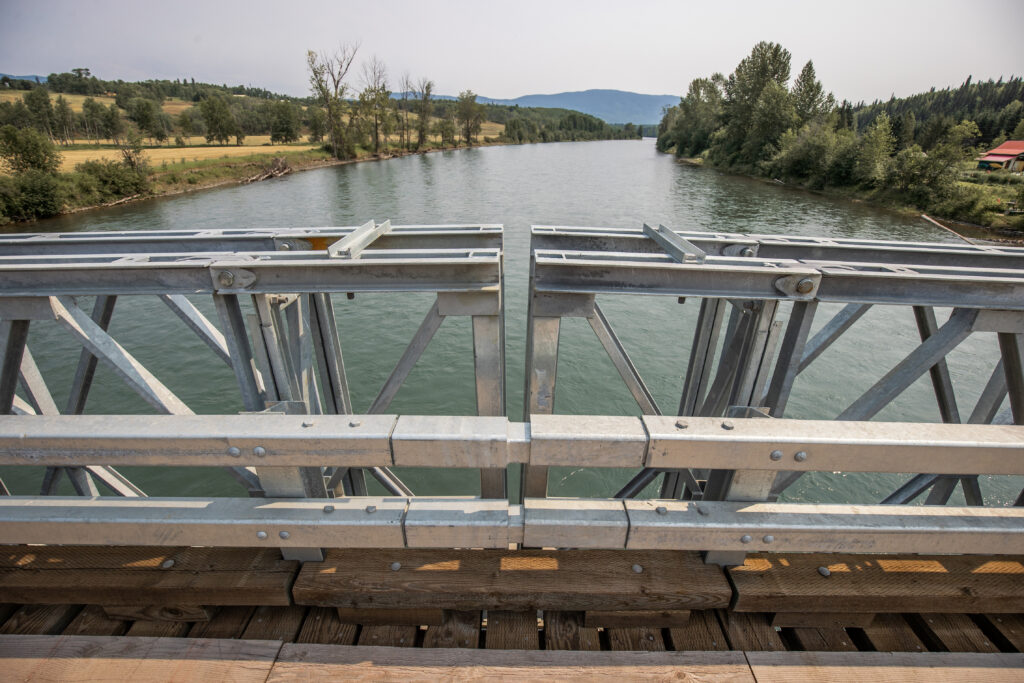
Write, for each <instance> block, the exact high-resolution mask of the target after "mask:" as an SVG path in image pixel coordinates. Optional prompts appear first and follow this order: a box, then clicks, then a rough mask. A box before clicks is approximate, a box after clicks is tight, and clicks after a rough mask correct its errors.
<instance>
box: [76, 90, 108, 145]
mask: <svg viewBox="0 0 1024 683" xmlns="http://www.w3.org/2000/svg"><path fill="white" fill-rule="evenodd" d="M105 111H106V109H105V108H104V107H103V105H102V104H100V103H99V102H97V101H96V100H94V99H93V98H91V97H86V98H85V101H83V102H82V121H83V122H84V123H85V133H86V135H91V136H92V137H93V138H94V139H95V141H96V144H99V142H100V133H101V132H102V130H103V114H104V112H105Z"/></svg>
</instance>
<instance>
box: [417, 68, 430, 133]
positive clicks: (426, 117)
mask: <svg viewBox="0 0 1024 683" xmlns="http://www.w3.org/2000/svg"><path fill="white" fill-rule="evenodd" d="M433 91H434V81H432V80H430V79H429V78H421V79H420V83H419V85H418V86H417V87H416V94H417V97H418V99H417V102H416V149H417V150H419V149H421V148H422V147H423V145H425V144H426V143H427V132H428V131H429V130H430V115H431V114H432V113H433V109H434V105H433V104H431V102H430V96H431V95H432V94H433Z"/></svg>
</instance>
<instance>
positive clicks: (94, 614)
mask: <svg viewBox="0 0 1024 683" xmlns="http://www.w3.org/2000/svg"><path fill="white" fill-rule="evenodd" d="M127 630H128V622H127V621H125V620H124V619H111V618H110V617H109V616H107V614H106V613H105V612H104V611H103V608H102V607H99V606H98V605H86V606H85V607H84V608H82V611H81V612H79V613H78V616H76V617H75V618H74V619H72V620H71V623H70V624H68V625H67V626H66V627H65V628H64V631H63V633H64V635H66V636H121V635H124V633H125V631H127Z"/></svg>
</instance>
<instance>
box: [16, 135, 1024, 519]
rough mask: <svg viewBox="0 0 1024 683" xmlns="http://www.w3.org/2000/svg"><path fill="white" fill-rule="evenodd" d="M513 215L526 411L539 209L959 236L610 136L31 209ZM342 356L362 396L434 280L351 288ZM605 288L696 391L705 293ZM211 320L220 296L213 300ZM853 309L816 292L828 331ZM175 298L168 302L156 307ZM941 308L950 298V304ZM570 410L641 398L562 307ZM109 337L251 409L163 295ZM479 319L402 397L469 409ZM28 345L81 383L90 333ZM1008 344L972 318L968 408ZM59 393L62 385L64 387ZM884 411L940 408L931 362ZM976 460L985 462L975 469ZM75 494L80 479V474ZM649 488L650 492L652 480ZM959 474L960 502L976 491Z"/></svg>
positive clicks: (870, 374) (620, 474)
mask: <svg viewBox="0 0 1024 683" xmlns="http://www.w3.org/2000/svg"><path fill="white" fill-rule="evenodd" d="M371 218H373V219H376V220H378V221H383V220H384V219H391V221H392V223H394V224H414V223H502V224H504V226H505V268H506V279H505V282H506V302H507V303H506V307H507V308H506V315H507V320H506V358H507V372H508V382H507V385H508V394H507V397H508V406H509V415H510V416H511V417H512V418H513V419H519V418H520V416H521V410H522V408H521V407H522V384H523V381H522V378H523V365H524V360H523V358H524V349H525V344H524V332H525V311H526V288H527V275H528V266H529V229H530V225H531V224H554V225H577V226H581V225H591V226H630V227H639V226H640V225H641V224H642V223H643V222H647V223H652V224H654V223H663V224H665V225H667V226H669V227H671V228H675V229H677V230H707V231H727V232H744V233H776V234H795V235H815V236H833V237H857V238H866V239H895V240H908V241H935V242H949V241H951V240H955V238H953V237H951V236H950V235H949V234H948V233H946V232H944V231H942V230H940V229H938V228H935V227H933V226H931V225H929V224H927V223H926V222H925V221H922V220H920V219H917V218H909V217H905V216H901V215H898V214H895V213H892V212H889V211H886V210H881V209H878V208H874V207H871V206H868V205H865V204H862V203H854V202H849V201H844V200H837V199H831V198H827V197H822V196H819V195H816V194H812V193H808V192H805V191H801V190H797V189H792V188H787V187H781V186H778V185H773V184H769V183H764V182H761V181H757V180H752V179H748V178H743V177H736V176H730V175H725V174H721V173H718V172H715V171H712V170H707V169H700V168H693V167H689V166H685V165H680V164H677V163H676V162H675V161H674V159H673V158H672V157H671V156H669V155H663V154H659V153H657V152H656V151H655V149H654V141H653V140H652V139H645V140H643V141H632V140H630V141H607V142H586V143H555V144H534V145H520V146H502V147H485V148H476V149H465V150H459V151H449V152H440V153H432V154H426V155H418V156H408V157H402V158H397V159H392V160H388V161H385V162H376V163H358V164H350V165H345V166H337V167H330V168H323V169H317V170H311V171H306V172H303V173H297V174H294V175H290V176H285V177H282V178H279V179H274V180H271V181H267V182H263V183H258V184H254V185H247V186H236V187H229V188H222V189H214V190H206V191H200V192H196V193H193V194H188V195H183V196H178V197H171V198H163V199H157V200H152V201H147V202H142V203H138V204H133V205H127V206H121V207H114V208H109V209H102V210H95V211H90V212H86V213H81V214H76V215H71V216H63V217H59V218H56V219H52V220H48V221H43V222H40V223H37V224H33V225H29V226H25V227H26V228H27V229H28V230H30V231H32V232H38V231H83V230H167V229H190V230H191V229H202V228H226V227H232V228H242V227H297V226H344V225H359V224H362V223H364V222H366V221H367V220H369V219H371ZM336 299H337V301H336V309H337V314H338V322H339V329H340V334H341V337H342V343H343V345H344V352H345V362H346V367H347V370H348V376H349V381H350V383H351V389H352V395H353V401H354V404H355V406H356V409H357V410H365V408H366V407H367V406H368V405H369V403H370V401H371V400H372V399H373V397H374V396H375V395H376V392H377V391H378V389H379V388H380V386H381V385H382V383H383V382H384V380H385V378H386V377H387V375H388V374H389V373H390V371H391V369H392V368H393V367H394V364H395V362H396V360H397V359H398V357H399V356H400V355H401V353H402V351H403V350H404V348H405V345H406V343H408V340H409V339H410V338H411V336H412V333H413V332H414V331H415V329H416V328H417V326H418V325H419V322H420V320H421V319H422V317H423V315H424V313H425V312H426V310H427V309H428V308H429V306H430V303H431V297H430V296H427V295H415V294H414V295H405V294H402V295H397V294H395V295H365V296H363V295H361V296H357V297H356V298H355V300H352V301H348V300H346V299H345V298H344V297H336ZM600 301H601V305H602V307H603V308H604V310H605V312H606V314H607V315H608V317H609V319H610V321H611V323H612V324H613V325H614V327H615V329H616V331H617V332H618V333H619V336H620V337H621V339H622V342H623V344H624V345H625V347H626V348H627V350H628V351H629V353H630V354H631V356H632V358H633V360H634V362H635V364H636V365H637V367H638V369H639V371H640V374H641V375H642V376H643V377H644V379H645V381H646V382H647V384H648V386H649V388H650V390H651V391H652V393H653V395H654V396H655V398H656V400H657V401H658V403H659V404H660V405H661V406H663V407H664V408H666V409H667V410H672V409H674V407H675V406H676V405H678V401H679V392H680V388H681V385H682V376H683V373H684V372H685V368H686V361H687V355H688V352H689V346H690V335H691V334H692V332H691V331H690V330H692V326H693V324H694V321H695V320H696V315H697V309H698V307H699V301H698V300H696V299H694V300H691V301H689V302H687V303H686V304H684V305H680V304H679V303H678V302H677V301H676V299H675V298H673V297H669V298H666V297H636V296H633V297H627V296H616V297H602V298H601V299H600ZM197 304H198V305H200V308H202V309H203V310H204V311H206V312H207V313H208V315H210V316H211V317H213V311H212V307H211V306H209V305H208V304H207V302H205V301H201V300H197ZM835 310H838V306H822V307H821V308H820V309H819V313H818V316H817V320H816V321H815V322H816V325H815V329H816V328H817V327H820V326H821V325H823V324H824V322H826V321H827V319H828V317H829V314H830V313H832V312H834V311H835ZM154 313H159V314H160V315H159V316H157V315H154ZM938 315H939V319H940V322H941V321H942V320H944V318H945V316H946V315H947V312H946V311H941V310H940V311H938ZM562 329H563V335H562V340H561V343H560V356H559V368H558V387H557V392H556V403H555V410H556V412H558V413H569V414H637V413H638V409H637V406H636V404H635V403H634V402H633V400H632V398H631V397H630V395H629V393H628V391H627V390H626V388H625V386H624V385H623V383H622V381H621V380H620V379H619V377H618V375H617V374H616V373H615V370H614V367H613V366H612V364H611V362H610V361H609V360H608V358H607V356H605V355H604V352H603V350H602V349H601V347H600V345H599V343H598V342H597V340H596V338H595V337H594V335H593V333H592V332H591V330H590V328H589V326H587V325H586V323H585V321H583V320H581V319H568V320H566V321H565V322H564V323H563V327H562ZM111 333H112V335H113V336H114V337H115V338H116V339H118V340H119V341H120V342H121V343H122V344H123V345H124V346H126V347H127V348H128V349H129V350H130V351H131V352H132V353H134V354H135V355H136V356H137V357H138V358H139V359H140V360H141V361H142V362H143V363H145V364H146V366H147V367H149V368H150V369H151V370H152V371H153V372H154V374H155V375H156V376H157V377H159V378H160V379H161V380H162V381H164V382H165V383H166V384H167V385H168V386H169V387H170V388H171V389H172V390H173V391H174V392H175V393H176V394H177V395H178V396H179V397H180V398H182V399H183V400H184V401H185V402H186V403H187V404H188V405H189V406H191V407H192V408H193V410H195V411H196V412H197V413H225V412H234V411H237V410H239V409H240V408H241V406H240V402H239V400H238V399H237V387H236V385H235V383H234V378H233V375H232V374H231V372H230V371H229V370H228V368H227V367H226V366H225V365H223V364H222V363H220V362H219V361H218V360H217V359H216V358H215V357H214V356H213V355H212V354H211V353H210V352H209V351H208V349H206V347H205V346H203V345H202V344H201V343H200V342H199V341H198V340H197V339H195V338H194V337H193V336H192V335H190V334H189V333H188V332H187V330H186V329H185V328H184V326H183V325H182V324H181V323H180V321H178V319H177V318H175V317H174V316H173V315H169V311H168V310H167V309H166V308H165V307H163V304H161V303H159V302H157V301H156V300H155V299H153V298H152V297H137V298H129V299H128V300H122V301H121V302H119V303H118V309H117V311H116V312H115V315H114V322H113V324H112V326H111ZM917 334H918V333H917V328H916V326H915V323H914V319H913V315H912V313H911V311H910V309H909V308H898V307H884V306H876V307H874V308H873V309H872V310H871V311H870V312H869V313H868V314H867V315H866V316H865V317H864V318H862V319H861V320H860V321H859V322H858V323H857V324H856V326H855V327H854V328H853V331H852V332H851V334H849V335H848V336H847V337H844V338H843V339H841V340H840V341H839V342H838V343H837V344H836V345H835V346H834V347H833V348H832V349H830V350H829V351H827V352H826V353H825V354H824V355H823V356H822V357H821V358H819V359H818V361H816V362H815V363H814V364H813V365H811V366H810V367H809V368H808V370H807V371H806V372H804V373H803V374H801V375H800V376H799V378H798V380H797V382H796V385H795V388H794V393H793V397H792V398H791V400H790V402H789V407H788V409H787V417H798V418H808V419H829V418H833V417H834V416H835V415H837V414H838V413H840V412H841V411H842V410H843V409H844V408H846V407H847V406H848V405H849V404H850V403H851V402H852V401H853V400H854V399H855V398H856V397H857V396H859V395H860V394H861V393H862V392H863V391H864V390H866V389H867V388H868V387H870V386H871V385H872V384H873V383H874V382H875V381H876V380H877V379H878V378H880V377H881V376H882V375H883V374H884V373H885V372H886V371H888V370H889V369H890V368H891V367H892V366H893V365H894V364H895V363H896V362H898V361H899V360H900V358H902V356H903V355H905V354H906V353H907V352H909V350H910V349H912V348H913V347H914V346H915V345H916V344H917V343H918V336H917ZM470 340H471V335H470V327H469V325H468V322H467V321H466V320H460V319H450V320H448V321H446V322H445V324H444V325H443V326H442V328H441V330H440V331H439V332H438V335H437V336H436V337H435V338H434V340H433V342H432V343H431V346H430V347H429V348H428V350H427V352H426V353H425V354H424V356H423V358H422V359H421V361H420V363H419V364H418V366H417V368H416V369H415V370H414V371H413V373H412V374H411V376H410V377H409V379H408V381H407V383H406V386H405V387H403V389H402V391H401V392H400V393H399V394H398V396H397V398H396V399H395V401H394V403H393V404H392V407H391V410H392V411H393V412H399V413H403V412H404V413H418V414H472V412H473V411H474V405H475V404H474V395H473V388H472V387H473V382H472V372H473V367H472V346H471V341H470ZM29 346H30V348H31V349H32V350H33V352H34V353H35V355H36V356H37V360H38V361H39V364H40V367H41V368H42V372H43V374H44V376H45V377H46V379H47V382H48V384H49V385H50V387H51V390H53V393H54V395H55V396H57V397H64V396H66V395H67V387H69V386H70V381H71V375H72V373H73V372H74V362H75V360H77V357H78V347H77V346H76V345H75V344H74V343H73V342H72V341H71V340H70V339H69V338H68V337H67V335H65V334H63V333H62V332H61V331H60V330H58V329H56V327H55V326H52V325H43V324H37V325H34V326H33V329H32V332H31V335H30V338H29ZM997 359H998V347H997V345H996V340H995V335H993V334H975V335H973V336H972V337H970V338H969V339H968V340H967V341H966V342H965V343H963V344H962V345H961V346H960V347H959V348H958V349H957V350H956V351H954V352H953V353H952V354H951V355H950V356H949V359H948V361H949V366H950V372H951V374H952V377H953V381H954V385H955V386H956V387H957V391H958V400H959V401H960V405H961V412H967V413H969V412H970V407H972V406H973V405H974V402H975V401H976V400H977V397H978V395H979V394H980V392H981V389H982V386H983V385H984V382H985V380H987V378H988V376H989V374H990V372H991V370H992V368H993V367H994V365H995V363H996V361H997ZM57 402H58V405H62V403H63V401H62V399H61V398H58V401H57ZM141 403H142V402H141V401H139V400H138V399H137V398H136V397H135V396H134V394H132V393H131V392H130V390H128V389H127V388H126V387H124V385H123V384H121V383H120V382H119V381H118V380H117V379H116V378H114V377H113V376H112V375H111V374H110V373H109V372H107V371H105V370H101V372H100V373H99V374H98V379H97V384H96V385H95V386H94V390H93V394H92V395H91V397H90V404H89V408H88V412H97V413H99V412H103V413H136V412H146V411H147V407H146V406H145V405H140V404H141ZM878 419H882V420H906V421H923V422H936V421H939V419H940V418H939V414H938V409H937V408H936V406H935V401H934V397H933V395H932V391H931V385H930V383H929V381H928V379H927V376H925V377H924V378H922V379H921V380H920V381H918V382H917V383H915V384H914V385H913V386H912V387H911V388H910V389H908V390H907V391H906V392H905V393H904V394H903V395H902V396H901V397H900V398H899V399H898V400H897V401H896V402H894V403H893V404H892V405H891V406H889V407H888V408H887V409H886V410H885V411H883V412H882V413H881V414H880V415H879V417H878ZM14 469H15V468H2V470H3V471H2V472H0V476H2V477H3V478H4V480H5V481H6V482H7V483H8V485H9V486H10V487H11V488H12V491H13V492H14V493H22V494H28V493H37V492H38V485H39V473H38V471H26V468H18V471H14ZM968 469H969V468H968ZM124 471H125V473H126V474H127V475H128V476H129V477H130V478H131V479H132V480H133V481H135V482H136V483H138V484H139V485H140V486H142V488H143V489H144V490H146V491H147V492H148V493H150V495H239V494H241V489H240V488H239V487H238V486H237V485H236V484H234V481H233V480H232V479H231V478H230V477H229V476H228V475H227V474H225V473H222V472H220V471H214V470H209V469H198V468H196V469H178V470H164V469H161V470H153V469H145V468H125V469H124ZM402 474H403V476H404V477H405V478H406V479H407V480H408V481H409V482H410V484H411V485H412V486H413V488H414V490H415V491H416V493H417V494H434V495H454V494H465V493H470V492H472V489H473V487H474V485H475V475H474V474H473V473H471V472H467V471H449V472H441V471H429V472H424V471H418V472H412V471H406V472H404V473H402ZM629 476H630V473H629V472H625V471H608V470H594V469H590V470H588V469H582V468H581V469H572V470H570V469H565V470H557V471H553V474H552V480H551V494H552V495H571V496H580V495H584V496H609V495H612V494H613V493H614V491H615V490H616V489H617V488H618V487H619V486H620V485H621V484H622V483H623V482H624V481H625V480H626V479H628V477H629ZM903 479H905V477H903V476H899V475H877V474H848V475H844V474H828V473H816V474H814V475H810V476H807V477H804V478H803V479H801V480H800V481H799V482H798V483H797V484H796V485H794V486H793V487H792V488H791V489H790V491H789V492H788V493H787V497H788V499H790V500H797V501H820V502H862V503H868V502H877V501H878V500H880V499H881V498H882V497H884V496H885V495H886V494H888V493H889V492H890V491H891V490H892V489H893V488H894V487H895V486H896V485H897V484H898V483H899V482H900V481H902V480H903ZM1020 487H1021V483H1020V480H1019V478H1014V480H1012V481H1009V480H1006V479H1003V480H995V479H992V478H983V482H982V488H983V491H984V493H985V497H986V502H988V503H989V504H1003V505H1005V504H1009V503H1010V502H1012V498H1013V497H1014V496H1015V495H1016V493H1017V492H1018V491H1019V490H1020ZM68 491H70V489H68ZM646 493H648V494H649V493H650V491H648V492H646ZM962 500H963V498H962V495H961V494H960V492H959V490H958V491H957V492H956V493H955V494H954V498H953V502H961V503H962Z"/></svg>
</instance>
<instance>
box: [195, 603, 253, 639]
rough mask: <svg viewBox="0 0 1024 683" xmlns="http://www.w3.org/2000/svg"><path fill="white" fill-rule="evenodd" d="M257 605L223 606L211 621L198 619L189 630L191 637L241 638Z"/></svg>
mask: <svg viewBox="0 0 1024 683" xmlns="http://www.w3.org/2000/svg"><path fill="white" fill-rule="evenodd" d="M255 611H256V608H255V607H251V606H241V607H221V608H220V610H219V611H218V612H217V614H216V615H214V617H213V619H210V620H209V621H198V622H196V623H195V624H193V625H192V629H191V630H190V631H189V632H188V637H189V638H241V637H242V633H243V632H244V631H245V627H246V626H248V625H249V620H250V619H252V615H253V612H255Z"/></svg>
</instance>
